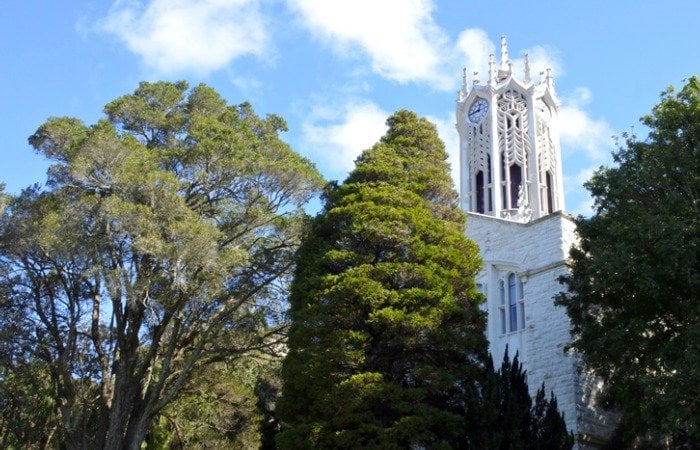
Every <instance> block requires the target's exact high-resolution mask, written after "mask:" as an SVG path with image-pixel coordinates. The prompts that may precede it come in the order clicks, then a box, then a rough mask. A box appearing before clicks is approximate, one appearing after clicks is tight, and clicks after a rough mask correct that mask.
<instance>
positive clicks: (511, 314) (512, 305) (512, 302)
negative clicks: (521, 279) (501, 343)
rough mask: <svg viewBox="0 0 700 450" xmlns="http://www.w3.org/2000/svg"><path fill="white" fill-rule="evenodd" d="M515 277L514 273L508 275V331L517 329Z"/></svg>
mask: <svg viewBox="0 0 700 450" xmlns="http://www.w3.org/2000/svg"><path fill="white" fill-rule="evenodd" d="M515 279H516V276H515V274H514V273H511V274H510V275H508V322H509V324H510V331H517V329H518V308H517V293H516V289H515V287H516V286H517V283H516V280H515Z"/></svg>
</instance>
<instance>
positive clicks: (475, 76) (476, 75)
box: [474, 70, 479, 84]
mask: <svg viewBox="0 0 700 450" xmlns="http://www.w3.org/2000/svg"><path fill="white" fill-rule="evenodd" d="M474 84H479V71H478V70H475V71H474Z"/></svg>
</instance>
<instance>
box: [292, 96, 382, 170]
mask: <svg viewBox="0 0 700 450" xmlns="http://www.w3.org/2000/svg"><path fill="white" fill-rule="evenodd" d="M388 116H389V114H388V113H387V112H385V111H382V110H381V108H379V107H378V106H377V105H376V104H374V103H371V102H355V103H348V104H346V105H344V106H343V107H341V108H332V107H317V108H316V109H315V110H314V111H313V112H312V114H311V115H310V120H309V122H307V123H305V124H304V125H303V126H302V139H303V142H304V144H303V146H304V147H306V148H308V150H306V151H305V152H304V153H306V154H307V155H308V156H310V157H311V158H312V159H313V160H314V161H316V162H317V163H318V165H319V166H320V167H319V168H320V169H321V170H322V171H323V172H324V173H325V174H326V176H329V177H331V178H344V177H345V175H346V174H347V172H349V171H350V170H352V169H353V168H354V162H355V159H356V158H357V157H358V156H359V155H360V153H362V151H363V150H365V149H367V148H369V147H371V146H372V145H374V144H375V143H376V142H377V141H378V140H379V138H380V137H382V136H383V135H384V133H386V129H387V127H386V124H385V122H386V119H387V117H388Z"/></svg>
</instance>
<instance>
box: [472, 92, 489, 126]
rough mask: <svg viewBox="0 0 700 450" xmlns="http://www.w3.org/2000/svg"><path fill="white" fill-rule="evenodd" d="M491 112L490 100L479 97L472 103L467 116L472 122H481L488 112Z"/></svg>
mask: <svg viewBox="0 0 700 450" xmlns="http://www.w3.org/2000/svg"><path fill="white" fill-rule="evenodd" d="M488 112H489V102H488V101H486V99H483V98H478V99H476V101H475V102H474V103H472V106H471V108H469V112H468V113H467V117H468V118H469V121H470V122H471V123H474V124H477V123H479V122H481V121H482V120H483V119H484V117H486V114H487V113H488Z"/></svg>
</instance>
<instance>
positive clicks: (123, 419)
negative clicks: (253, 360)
mask: <svg viewBox="0 0 700 450" xmlns="http://www.w3.org/2000/svg"><path fill="white" fill-rule="evenodd" d="M105 112H106V115H107V118H106V119H102V120H100V121H99V122H98V123H97V124H95V125H93V126H85V125H84V124H83V123H81V122H80V121H79V120H77V119H74V118H67V117H64V118H51V119H49V120H48V121H47V122H46V123H44V124H43V125H42V126H40V127H39V129H38V130H37V131H36V133H35V134H34V135H32V136H31V137H30V138H29V142H30V144H31V145H32V146H33V147H34V148H35V149H36V150H37V151H38V152H39V153H41V154H43V155H44V156H46V157H47V158H49V159H50V160H52V161H53V162H54V164H53V165H52V166H51V168H50V169H49V172H48V182H47V188H46V189H41V188H40V187H38V186H34V187H31V188H28V189H26V190H25V191H23V192H22V193H21V194H20V195H18V196H16V197H14V198H12V199H10V201H9V203H8V204H7V207H6V208H5V209H4V211H3V212H2V216H1V217H0V293H2V295H3V297H4V298H3V303H2V309H3V311H1V313H2V314H0V317H3V319H2V324H1V325H2V328H3V329H13V328H14V329H21V330H26V331H27V332H26V333H24V334H20V335H14V336H13V335H10V336H8V335H3V337H5V338H8V339H11V340H12V341H11V342H10V343H9V344H8V345H7V348H10V349H11V350H12V354H11V355H9V357H8V358H9V360H11V361H14V362H15V363H18V362H22V361H19V360H21V359H22V358H24V359H26V360H28V362H31V363H34V361H36V362H40V363H41V364H42V365H43V366H45V367H46V369H47V373H48V376H49V378H50V386H51V389H52V390H53V392H54V395H55V397H54V405H55V406H54V408H55V411H54V412H55V414H56V417H57V418H58V419H57V420H58V423H59V424H60V427H59V428H60V430H59V432H60V434H61V440H63V441H64V442H65V446H66V447H67V448H88V447H90V448H129V449H138V448H140V445H141V442H142V441H143V440H144V436H145V434H146V432H147V430H148V429H149V426H150V425H151V423H152V421H153V419H154V417H156V416H157V415H158V414H159V413H160V412H161V411H163V409H164V408H165V407H166V405H168V404H169V403H170V402H172V401H173V399H175V398H176V397H177V396H178V394H179V392H180V391H181V389H182V388H183V386H185V385H186V384H187V382H188V379H189V378H190V376H191V374H192V373H194V372H195V371H203V370H205V369H204V368H205V367H206V366H208V365H211V364H214V363H218V362H231V363H232V364H233V363H235V361H236V360H237V358H240V357H241V356H242V355H245V354H248V353H250V352H275V351H277V350H278V349H279V346H278V345H277V344H276V342H277V341H279V339H280V336H279V331H280V328H281V326H282V324H281V323H280V321H279V319H280V317H281V314H280V313H281V302H282V301H283V300H284V299H285V295H286V287H287V281H288V279H289V276H290V271H291V267H292V264H293V254H294V252H295V250H296V248H297V247H298V244H299V241H300V236H301V233H302V231H303V229H304V226H305V225H304V223H305V214H304V212H303V210H302V209H301V207H302V205H303V204H304V203H305V202H306V201H307V200H308V199H309V198H310V197H312V196H313V195H315V194H316V193H317V192H318V188H319V187H320V186H321V181H322V180H321V177H320V175H319V174H318V172H317V171H316V170H315V168H314V167H313V165H312V164H311V163H310V162H309V161H308V160H306V159H304V158H302V157H300V156H299V155H297V154H295V153H294V152H293V151H292V150H291V149H290V148H289V146H288V145H287V144H285V143H284V142H283V141H282V140H281V139H280V138H279V133H280V132H282V131H285V129H286V128H285V127H286V125H285V123H284V121H283V120H282V119H281V118H280V117H278V116H275V115H269V116H267V117H266V118H265V119H262V118H260V117H258V116H257V115H256V114H255V112H254V111H253V109H252V107H251V106H250V105H249V104H245V103H244V104H242V105H239V106H229V105H227V104H226V102H225V101H224V100H223V99H222V98H221V97H220V96H219V95H218V94H217V93H216V92H215V91H214V90H212V89H211V88H209V87H206V86H204V85H200V86H197V87H195V88H194V89H191V90H189V91H188V86H187V84H186V83H185V82H178V83H169V82H158V83H141V84H140V85H139V87H138V89H136V91H135V92H134V93H133V94H131V95H126V96H123V97H120V98H118V99H116V100H114V101H113V102H111V103H109V104H108V105H107V106H106V107H105ZM25 362H27V361H25ZM5 368H6V367H3V369H5ZM3 376H4V374H3Z"/></svg>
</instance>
